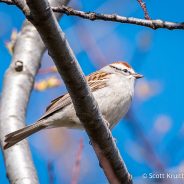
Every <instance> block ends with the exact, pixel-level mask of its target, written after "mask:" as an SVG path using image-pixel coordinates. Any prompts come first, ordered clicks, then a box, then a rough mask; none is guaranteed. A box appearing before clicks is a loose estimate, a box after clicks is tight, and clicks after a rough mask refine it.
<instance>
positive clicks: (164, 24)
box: [0, 0, 184, 30]
mask: <svg viewBox="0 0 184 184" xmlns="http://www.w3.org/2000/svg"><path fill="white" fill-rule="evenodd" d="M0 2H4V3H7V4H9V5H15V4H14V3H13V2H12V0H0ZM51 8H52V10H53V11H54V12H60V13H64V14H66V15H68V16H77V17H81V18H83V19H88V20H92V21H95V20H104V21H111V22H119V23H123V24H135V25H139V26H145V27H149V28H151V29H160V28H163V29H169V30H173V29H184V22H179V23H177V22H169V21H163V20H160V19H156V20H149V19H150V17H149V18H148V17H146V18H147V20H145V19H139V18H135V17H124V16H120V15H117V14H102V13H96V12H84V11H80V10H75V9H73V8H71V7H67V6H58V7H51ZM146 11H147V10H146ZM25 15H26V14H25ZM27 16H29V14H27ZM145 16H146V15H145ZM148 16H149V15H148Z"/></svg>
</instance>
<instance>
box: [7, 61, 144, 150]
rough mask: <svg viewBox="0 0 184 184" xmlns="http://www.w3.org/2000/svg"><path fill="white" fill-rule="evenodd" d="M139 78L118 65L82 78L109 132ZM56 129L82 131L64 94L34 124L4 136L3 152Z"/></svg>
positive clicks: (128, 66)
mask: <svg viewBox="0 0 184 184" xmlns="http://www.w3.org/2000/svg"><path fill="white" fill-rule="evenodd" d="M142 77H143V75H141V74H138V73H136V72H135V71H134V70H133V68H132V67H131V66H130V65H129V64H128V63H126V62H122V61H119V62H114V63H112V64H109V65H107V66H105V67H103V68H102V69H100V70H98V71H96V72H94V73H92V74H90V75H88V76H87V77H86V80H87V83H88V85H89V87H90V89H91V92H92V93H93V95H94V97H95V99H96V101H97V103H98V106H99V108H100V110H101V113H102V115H103V117H104V119H105V120H106V121H107V122H108V125H109V128H110V129H112V128H113V127H114V126H115V125H116V124H117V123H118V121H120V119H121V118H122V117H124V116H125V114H126V113H127V111H128V109H129V107H130V104H131V102H132V97H133V95H134V86H135V80H136V79H139V78H142ZM56 127H67V128H75V129H83V124H82V123H81V122H80V120H79V118H78V117H77V116H76V113H75V109H74V106H73V104H72V100H71V98H70V95H69V94H68V93H66V94H64V95H62V96H59V97H58V98H56V99H54V100H53V101H51V104H50V105H49V106H48V107H47V108H46V112H45V114H44V115H43V116H42V117H41V118H40V119H39V120H38V121H37V122H35V123H34V124H32V125H29V126H26V127H24V128H22V129H20V130H17V131H15V132H12V133H10V134H8V135H6V136H5V140H4V141H5V145H4V149H7V148H9V147H11V146H13V145H14V144H16V143H18V142H20V141H21V140H23V139H25V138H26V137H28V136H30V135H32V134H34V133H36V132H38V131H40V130H42V129H45V128H56Z"/></svg>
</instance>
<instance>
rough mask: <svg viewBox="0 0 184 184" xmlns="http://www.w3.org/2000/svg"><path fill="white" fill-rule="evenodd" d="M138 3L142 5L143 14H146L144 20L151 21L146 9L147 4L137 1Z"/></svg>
mask: <svg viewBox="0 0 184 184" xmlns="http://www.w3.org/2000/svg"><path fill="white" fill-rule="evenodd" d="M137 1H138V3H139V4H140V6H141V8H142V9H143V12H144V18H145V19H147V20H151V18H150V16H149V14H148V10H147V8H146V3H145V2H143V0H137Z"/></svg>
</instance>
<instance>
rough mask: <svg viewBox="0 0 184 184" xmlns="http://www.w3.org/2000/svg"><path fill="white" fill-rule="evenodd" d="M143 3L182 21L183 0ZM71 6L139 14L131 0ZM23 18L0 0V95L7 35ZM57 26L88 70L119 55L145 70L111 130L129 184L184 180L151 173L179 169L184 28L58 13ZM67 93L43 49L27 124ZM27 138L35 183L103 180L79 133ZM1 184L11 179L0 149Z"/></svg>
mask: <svg viewBox="0 0 184 184" xmlns="http://www.w3.org/2000/svg"><path fill="white" fill-rule="evenodd" d="M145 2H146V5H147V8H148V12H149V15H150V17H151V18H152V19H162V20H168V21H175V22H182V21H184V12H183V7H184V1H182V0H175V1H174V2H173V1H172V0H167V1H159V0H150V1H145ZM70 6H72V7H74V8H76V9H80V10H84V11H96V12H99V13H110V14H111V13H117V14H119V15H123V16H133V17H138V18H144V13H143V11H142V9H141V8H140V5H139V4H138V2H137V1H136V0H134V1H129V0H122V1H118V0H106V1H105V0H100V1H88V2H86V1H85V0H81V1H76V0H75V1H71V3H70ZM23 21H24V15H23V14H22V13H21V12H20V11H19V10H18V8H16V7H15V6H8V5H6V4H3V3H0V93H1V91H2V86H3V76H4V74H5V71H6V69H7V68H8V66H9V64H10V61H11V54H10V52H9V51H8V49H7V47H9V43H10V42H9V40H11V37H12V36H11V35H12V33H13V37H14V36H15V35H16V31H20V29H21V26H22V23H23ZM60 25H61V27H62V29H63V30H64V32H65V33H66V37H67V39H68V41H69V43H70V45H71V47H72V49H73V50H74V53H75V54H76V57H77V59H78V61H79V62H80V65H81V67H82V69H83V71H84V73H85V74H86V75H87V74H89V73H91V72H93V71H95V70H97V69H100V68H101V67H103V66H104V65H107V64H109V63H111V62H113V61H120V60H123V61H127V62H128V63H129V64H131V65H132V66H133V67H134V68H135V70H136V71H137V72H139V73H141V74H143V75H144V76H145V77H144V78H143V79H141V80H139V81H137V83H136V92H135V97H134V99H133V105H132V107H131V109H130V111H129V113H128V114H127V116H126V117H125V118H124V119H123V120H121V121H120V123H119V124H118V125H117V126H116V127H115V128H114V129H113V131H112V133H113V136H114V137H115V139H116V142H117V145H118V148H119V150H120V152H121V155H122V157H123V159H124V161H125V163H126V165H127V167H128V170H129V172H130V173H131V174H132V175H133V178H134V183H136V184H139V183H140V184H144V183H177V184H182V183H184V179H176V178H173V179H166V178H164V179H162V178H161V177H159V176H158V175H156V174H160V173H162V174H167V173H171V174H172V177H174V175H173V174H174V173H175V174H178V173H184V158H183V155H184V148H183V146H182V143H183V141H184V124H183V123H184V112H183V103H184V98H183V94H184V85H183V84H184V83H183V80H184V75H183V74H184V72H183V69H184V59H183V58H184V31H183V30H173V31H169V30H166V29H159V30H156V31H155V30H151V29H149V28H145V27H141V26H136V25H128V24H120V23H114V22H104V21H89V20H83V19H81V18H77V17H69V16H63V18H62V20H61V21H60ZM65 92H66V89H65V87H64V84H63V82H62V80H60V77H59V75H58V74H57V72H56V71H55V69H54V64H53V62H52V60H51V59H50V57H49V56H48V55H47V54H45V55H44V57H43V60H42V66H41V69H40V71H39V73H38V75H37V77H36V81H35V87H34V90H33V92H32V95H31V99H30V102H29V106H28V111H27V124H30V123H33V122H34V121H36V120H37V119H38V118H39V117H40V116H41V115H42V114H43V113H44V111H45V108H46V106H47V105H48V104H49V102H50V101H51V100H52V99H54V98H55V97H57V96H59V95H61V94H63V93H65ZM35 107H36V108H35ZM29 143H30V147H31V151H32V156H33V160H34V163H35V166H36V169H37V172H38V176H39V180H40V183H43V184H61V183H62V184H68V183H72V184H74V183H80V184H105V183H108V182H107V180H106V178H105V176H104V174H103V171H102V170H101V168H100V167H99V163H98V160H97V158H96V156H95V154H94V151H93V149H92V146H91V145H90V144H89V139H88V137H87V135H86V133H85V132H84V131H78V130H68V129H64V128H60V129H52V130H46V131H42V132H40V133H38V134H35V135H33V136H32V137H31V138H29ZM153 174H155V175H153ZM175 176H176V175H175ZM152 177H153V178H152ZM183 177H184V176H183ZM157 178H158V179H157ZM0 184H8V180H7V179H6V172H5V166H4V162H3V157H2V152H1V150H0Z"/></svg>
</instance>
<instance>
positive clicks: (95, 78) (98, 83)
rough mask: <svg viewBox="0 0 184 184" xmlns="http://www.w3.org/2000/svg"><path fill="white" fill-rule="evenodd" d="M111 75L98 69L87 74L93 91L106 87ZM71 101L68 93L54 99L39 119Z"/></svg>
mask: <svg viewBox="0 0 184 184" xmlns="http://www.w3.org/2000/svg"><path fill="white" fill-rule="evenodd" d="M110 75H111V74H110V73H106V72H102V71H98V72H95V73H92V74H90V75H89V76H87V77H86V80H87V82H88V85H89V87H90V88H91V91H92V92H94V91H96V90H97V89H101V88H103V87H105V86H106V85H107V79H108V78H109V76H110ZM71 103H72V100H71V98H70V95H69V94H68V93H67V94H65V95H62V96H60V97H58V98H56V99H54V100H52V101H51V104H50V105H49V106H48V107H47V108H46V112H45V114H44V115H43V116H42V117H41V118H40V119H39V120H38V121H41V120H43V119H45V118H47V117H49V116H50V115H51V114H53V113H55V112H57V111H59V110H61V109H63V108H64V107H66V106H67V105H69V104H71Z"/></svg>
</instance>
